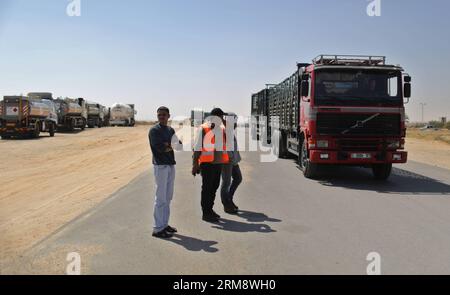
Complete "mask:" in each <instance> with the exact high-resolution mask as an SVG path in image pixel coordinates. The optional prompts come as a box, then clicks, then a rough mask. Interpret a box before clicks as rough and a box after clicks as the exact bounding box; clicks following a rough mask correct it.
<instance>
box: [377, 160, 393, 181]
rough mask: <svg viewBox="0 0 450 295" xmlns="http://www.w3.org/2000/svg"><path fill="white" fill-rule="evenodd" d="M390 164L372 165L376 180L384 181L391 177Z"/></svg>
mask: <svg viewBox="0 0 450 295" xmlns="http://www.w3.org/2000/svg"><path fill="white" fill-rule="evenodd" d="M391 171H392V163H388V164H374V165H372V172H373V176H374V177H375V179H377V180H386V179H388V178H389V176H390V175H391Z"/></svg>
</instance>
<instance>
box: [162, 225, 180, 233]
mask: <svg viewBox="0 0 450 295" xmlns="http://www.w3.org/2000/svg"><path fill="white" fill-rule="evenodd" d="M164 230H165V231H166V232H168V233H177V232H178V230H177V229H176V228H174V227H171V226H170V225H168V226H167V227H166V228H165V229H164Z"/></svg>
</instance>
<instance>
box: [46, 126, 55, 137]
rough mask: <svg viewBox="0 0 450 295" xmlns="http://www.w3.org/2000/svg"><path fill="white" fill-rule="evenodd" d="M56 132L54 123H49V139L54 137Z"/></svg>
mask: <svg viewBox="0 0 450 295" xmlns="http://www.w3.org/2000/svg"><path fill="white" fill-rule="evenodd" d="M55 132H56V125H55V124H54V123H50V127H49V129H48V133H49V134H50V137H53V136H55Z"/></svg>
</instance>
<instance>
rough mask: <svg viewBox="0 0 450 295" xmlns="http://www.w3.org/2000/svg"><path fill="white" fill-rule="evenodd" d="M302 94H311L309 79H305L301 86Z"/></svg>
mask: <svg viewBox="0 0 450 295" xmlns="http://www.w3.org/2000/svg"><path fill="white" fill-rule="evenodd" d="M300 96H301V97H302V99H303V97H305V96H309V82H308V80H303V81H302V83H301V86H300Z"/></svg>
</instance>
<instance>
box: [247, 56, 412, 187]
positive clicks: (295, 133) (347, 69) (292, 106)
mask: <svg viewBox="0 0 450 295" xmlns="http://www.w3.org/2000/svg"><path fill="white" fill-rule="evenodd" d="M410 82H411V77H410V76H409V75H407V74H405V73H404V70H403V68H402V67H400V66H398V65H388V64H386V57H384V56H349V55H320V56H318V57H316V58H315V59H314V60H313V61H312V63H308V64H298V70H297V71H296V72H295V73H294V74H293V75H292V76H291V77H289V78H288V79H286V80H285V81H283V82H282V83H280V84H277V85H273V86H272V85H270V86H268V87H267V88H266V90H265V92H266V95H265V97H266V98H265V99H263V106H258V107H259V108H264V107H267V108H268V109H269V111H267V112H266V114H267V119H266V120H267V123H266V124H263V125H266V126H269V127H268V128H267V129H268V133H269V136H268V137H269V138H273V134H272V135H271V134H270V133H271V130H270V129H271V128H273V127H271V125H272V124H271V123H272V121H273V120H274V117H275V116H276V117H277V119H278V121H279V128H277V132H279V134H278V135H277V136H276V138H277V140H276V142H275V145H276V146H277V149H276V150H277V151H278V155H279V156H280V157H284V156H287V154H289V153H291V154H294V155H296V156H297V157H298V161H299V166H300V168H301V169H302V171H303V173H304V174H305V176H306V177H310V178H313V177H315V176H317V175H318V174H319V172H320V167H322V166H323V165H355V166H364V167H370V168H372V170H373V174H374V176H375V178H376V179H387V178H388V177H389V175H390V173H391V169H392V164H393V163H405V162H406V161H407V152H406V151H404V144H405V135H406V127H405V108H404V103H405V102H404V101H405V99H408V98H409V97H410V96H411V83H410ZM261 93H262V94H264V92H260V95H261ZM254 96H255V95H254ZM255 98H256V97H255ZM261 113H263V112H261ZM263 114H264V113H263ZM278 129H279V131H278ZM272 133H273V132H272Z"/></svg>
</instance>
